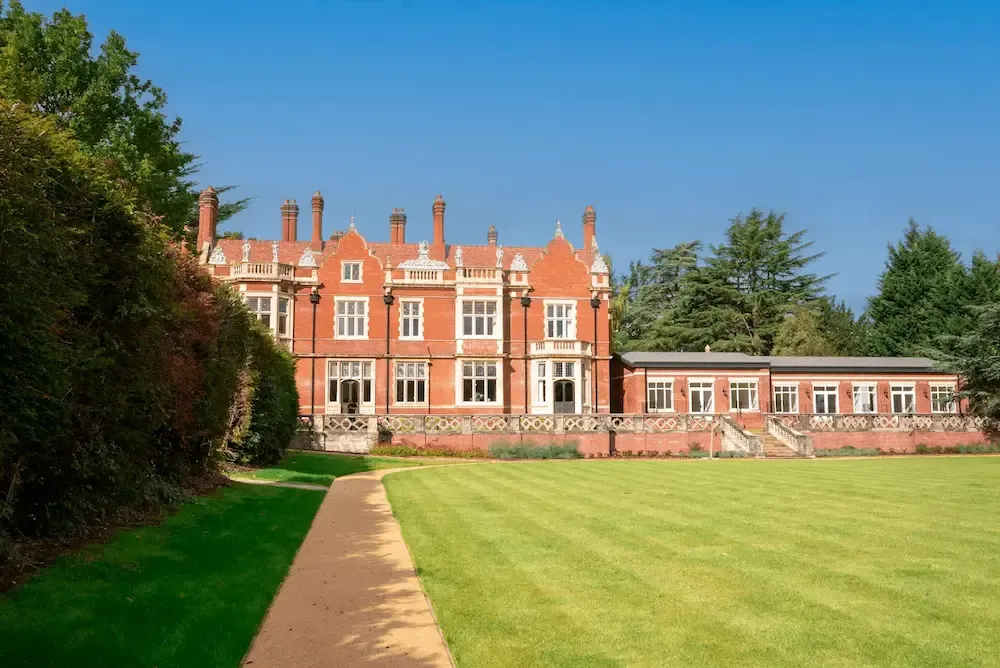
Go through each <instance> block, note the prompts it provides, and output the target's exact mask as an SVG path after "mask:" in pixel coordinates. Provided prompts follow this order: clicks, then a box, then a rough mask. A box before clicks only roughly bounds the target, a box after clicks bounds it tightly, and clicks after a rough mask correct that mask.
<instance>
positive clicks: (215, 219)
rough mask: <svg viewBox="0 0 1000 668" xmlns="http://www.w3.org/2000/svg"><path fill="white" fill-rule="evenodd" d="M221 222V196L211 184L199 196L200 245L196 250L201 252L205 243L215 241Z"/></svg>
mask: <svg viewBox="0 0 1000 668" xmlns="http://www.w3.org/2000/svg"><path fill="white" fill-rule="evenodd" d="M218 223H219V196H218V195H216V194H215V188H213V187H212V186H209V187H207V188H205V190H203V191H202V193H201V195H200V196H199V197H198V246H197V247H196V248H195V252H196V253H198V254H200V253H201V251H202V250H203V249H204V248H205V244H206V243H208V245H210V246H211V245H212V244H213V243H214V242H215V228H216V226H217V225H218Z"/></svg>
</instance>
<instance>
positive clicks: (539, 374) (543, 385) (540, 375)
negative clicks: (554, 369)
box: [535, 362, 548, 404]
mask: <svg viewBox="0 0 1000 668" xmlns="http://www.w3.org/2000/svg"><path fill="white" fill-rule="evenodd" d="M547 366H548V364H547V363H545V362H539V363H538V365H537V366H536V367H535V378H536V382H537V384H538V385H537V389H536V391H535V403H536V404H544V403H545V402H546V401H547V398H546V397H547V396H548V392H547V391H546V390H547V389H548V381H547V379H546V377H545V376H546V371H547V368H546V367H547Z"/></svg>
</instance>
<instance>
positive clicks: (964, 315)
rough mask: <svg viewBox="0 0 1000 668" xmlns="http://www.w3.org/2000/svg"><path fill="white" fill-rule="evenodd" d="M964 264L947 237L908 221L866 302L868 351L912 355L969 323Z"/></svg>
mask: <svg viewBox="0 0 1000 668" xmlns="http://www.w3.org/2000/svg"><path fill="white" fill-rule="evenodd" d="M965 278H966V277H965V268H964V267H963V265H962V262H961V260H960V259H959V256H958V253H956V252H955V251H954V250H952V248H951V245H950V244H949V243H948V239H947V238H945V237H943V236H941V235H939V234H937V233H936V232H935V231H934V230H932V229H931V228H929V227H928V228H926V229H921V228H920V227H919V226H918V225H917V223H916V221H914V220H912V219H911V220H910V223H909V225H908V226H907V228H906V232H905V233H904V235H903V240H902V241H901V242H899V243H898V244H897V245H895V246H890V247H889V259H888V260H887V261H886V267H885V271H884V272H882V275H881V276H880V277H879V281H878V294H877V295H875V296H874V297H872V298H870V299H869V300H868V311H867V315H868V317H869V318H870V319H871V323H872V325H871V330H870V333H869V347H870V352H871V354H872V355H889V356H897V355H912V354H916V353H919V352H920V351H921V349H922V348H925V347H928V346H931V345H933V344H934V342H935V340H936V338H937V337H938V336H940V335H943V334H956V335H957V334H960V333H962V330H963V329H964V328H965V327H966V326H967V325H968V323H969V313H968V310H967V309H966V306H967V304H968V303H969V302H968V301H967V299H966V290H965V283H966V280H965Z"/></svg>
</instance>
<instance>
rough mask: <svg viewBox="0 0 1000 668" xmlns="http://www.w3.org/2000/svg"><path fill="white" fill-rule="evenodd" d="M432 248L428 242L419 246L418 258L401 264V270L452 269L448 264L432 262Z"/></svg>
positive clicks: (422, 242) (423, 242)
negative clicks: (430, 254) (430, 253)
mask: <svg viewBox="0 0 1000 668" xmlns="http://www.w3.org/2000/svg"><path fill="white" fill-rule="evenodd" d="M429 252H430V247H429V245H428V243H427V242H426V241H421V242H420V243H419V244H418V245H417V258H416V259H415V260H406V261H405V262H400V263H399V268H400V269H450V267H449V266H448V263H447V262H442V261H441V260H432V259H431V258H430V256H429Z"/></svg>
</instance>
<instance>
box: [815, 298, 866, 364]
mask: <svg viewBox="0 0 1000 668" xmlns="http://www.w3.org/2000/svg"><path fill="white" fill-rule="evenodd" d="M818 308H819V329H820V331H821V332H822V333H823V336H824V337H825V338H826V340H827V341H829V343H830V346H831V348H832V352H830V353H829V354H830V355H839V356H858V357H860V356H864V355H867V354H868V342H867V337H868V323H867V321H866V320H865V319H864V318H855V317H854V311H853V310H852V309H851V308H850V307H849V306H847V304H845V303H844V302H838V301H836V300H834V299H833V298H832V297H824V298H823V299H821V300H820V301H819V302H818Z"/></svg>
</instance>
